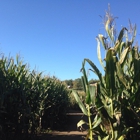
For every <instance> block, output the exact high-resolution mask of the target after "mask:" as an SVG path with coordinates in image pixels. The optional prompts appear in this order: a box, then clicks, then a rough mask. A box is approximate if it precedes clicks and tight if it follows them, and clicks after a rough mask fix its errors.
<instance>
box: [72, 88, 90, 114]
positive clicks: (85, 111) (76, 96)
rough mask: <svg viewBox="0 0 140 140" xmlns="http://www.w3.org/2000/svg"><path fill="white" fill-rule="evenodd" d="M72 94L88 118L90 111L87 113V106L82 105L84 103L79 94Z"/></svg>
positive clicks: (74, 92)
mask: <svg viewBox="0 0 140 140" xmlns="http://www.w3.org/2000/svg"><path fill="white" fill-rule="evenodd" d="M72 93H73V95H74V97H75V100H76V102H77V103H78V105H79V107H80V109H81V110H82V112H83V113H84V114H85V115H86V116H88V111H87V109H86V108H85V106H84V104H83V103H82V101H81V100H80V98H79V96H78V94H77V92H76V91H74V90H73V91H72Z"/></svg>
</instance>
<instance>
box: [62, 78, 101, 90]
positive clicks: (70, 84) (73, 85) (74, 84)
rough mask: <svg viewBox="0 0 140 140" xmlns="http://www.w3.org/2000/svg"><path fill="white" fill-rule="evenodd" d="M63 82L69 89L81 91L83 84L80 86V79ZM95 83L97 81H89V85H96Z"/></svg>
mask: <svg viewBox="0 0 140 140" xmlns="http://www.w3.org/2000/svg"><path fill="white" fill-rule="evenodd" d="M63 82H64V83H65V84H66V85H67V87H68V88H70V89H77V90H83V84H82V80H81V78H77V79H74V80H73V79H69V80H64V81H63ZM97 82H98V80H97V79H91V80H89V84H94V83H97Z"/></svg>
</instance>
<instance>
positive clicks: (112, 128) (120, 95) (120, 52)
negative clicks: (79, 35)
mask: <svg viewBox="0 0 140 140" xmlns="http://www.w3.org/2000/svg"><path fill="white" fill-rule="evenodd" d="M113 22H114V18H113V17H112V16H111V15H110V13H106V20H105V31H106V34H107V36H108V38H106V37H104V36H103V35H102V34H99V35H98V37H97V38H96V39H97V53H98V59H99V62H100V64H101V65H102V67H103V69H104V73H105V74H104V76H103V75H102V73H101V72H100V71H99V69H98V68H97V67H96V66H95V64H94V63H93V62H92V61H91V60H89V59H84V62H83V65H82V71H83V78H82V81H83V79H84V81H86V83H85V82H84V87H85V88H86V97H85V98H86V99H85V100H86V102H85V103H86V106H87V108H86V107H85V106H84V104H83V103H82V102H81V101H80V99H79V98H78V95H77V94H76V93H75V92H73V94H74V96H75V98H76V100H77V102H78V104H79V106H80V108H81V110H82V111H83V113H84V114H85V115H87V116H88V117H89V118H90V115H89V114H90V110H89V106H90V107H91V106H92V102H91V101H92V100H95V104H94V105H95V108H96V111H97V114H96V116H95V118H94V120H93V122H91V121H90V119H89V122H88V125H89V133H88V134H89V139H90V140H92V139H93V137H92V132H94V134H96V135H97V136H98V140H123V139H125V138H127V139H139V136H140V133H139V129H140V110H139V108H140V103H139V100H140V96H139V92H140V83H139V81H140V54H139V52H138V47H137V46H133V43H134V39H135V36H136V25H135V26H134V27H132V26H131V38H130V37H129V31H130V29H129V30H128V29H127V28H122V30H121V31H120V33H119V35H118V37H117V38H116V34H115V32H114V31H115V29H114V25H113ZM109 41H110V42H109ZM101 44H102V46H103V47H104V48H105V51H106V57H105V59H104V60H103V59H102V57H101V52H100V47H101ZM109 45H110V46H109ZM86 62H87V63H88V64H89V65H90V66H91V69H90V70H91V71H92V72H94V73H95V74H96V75H97V76H98V78H99V81H100V82H99V83H97V86H96V90H97V94H96V90H93V89H92V90H90V85H89V84H88V81H87V78H86V77H87V75H86V72H85V69H84V67H85V63H86ZM81 122H82V123H81V125H83V124H84V123H85V122H84V121H81Z"/></svg>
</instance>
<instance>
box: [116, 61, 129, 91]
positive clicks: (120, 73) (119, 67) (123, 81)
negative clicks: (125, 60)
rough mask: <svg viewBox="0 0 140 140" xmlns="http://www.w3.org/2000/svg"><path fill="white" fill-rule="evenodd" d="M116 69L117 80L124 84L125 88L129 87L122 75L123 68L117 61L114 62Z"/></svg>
mask: <svg viewBox="0 0 140 140" xmlns="http://www.w3.org/2000/svg"><path fill="white" fill-rule="evenodd" d="M116 69H117V75H118V77H119V80H120V81H121V82H122V83H123V84H124V86H125V87H126V88H127V89H130V87H129V86H128V81H127V80H126V78H125V77H124V73H123V70H122V68H121V65H120V63H119V62H117V63H116Z"/></svg>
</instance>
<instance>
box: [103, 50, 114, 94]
mask: <svg viewBox="0 0 140 140" xmlns="http://www.w3.org/2000/svg"><path fill="white" fill-rule="evenodd" d="M112 51H113V50H112V49H109V50H108V52H107V55H106V74H105V79H106V88H107V89H109V90H110V95H111V96H112V93H113V90H114V89H115V75H114V74H115V73H114V72H115V65H114V60H113V56H112Z"/></svg>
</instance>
